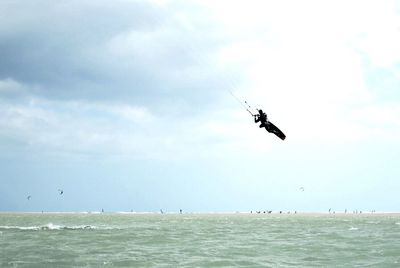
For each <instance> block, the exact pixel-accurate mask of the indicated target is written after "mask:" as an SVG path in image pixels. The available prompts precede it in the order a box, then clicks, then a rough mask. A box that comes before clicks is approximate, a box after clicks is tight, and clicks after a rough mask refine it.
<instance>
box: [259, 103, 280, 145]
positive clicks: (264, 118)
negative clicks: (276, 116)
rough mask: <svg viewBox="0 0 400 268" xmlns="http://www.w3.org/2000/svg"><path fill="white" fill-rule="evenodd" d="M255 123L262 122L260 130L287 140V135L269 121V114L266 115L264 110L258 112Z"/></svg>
mask: <svg viewBox="0 0 400 268" xmlns="http://www.w3.org/2000/svg"><path fill="white" fill-rule="evenodd" d="M254 122H255V123H258V122H261V124H260V128H265V129H266V130H267V131H268V132H270V133H274V134H275V135H276V136H278V137H279V138H280V139H281V140H284V139H285V138H286V136H285V134H283V132H282V131H281V130H280V129H279V128H277V127H276V126H275V125H274V124H272V123H271V122H270V121H268V118H267V114H266V113H264V112H263V110H261V109H260V110H258V114H255V115H254Z"/></svg>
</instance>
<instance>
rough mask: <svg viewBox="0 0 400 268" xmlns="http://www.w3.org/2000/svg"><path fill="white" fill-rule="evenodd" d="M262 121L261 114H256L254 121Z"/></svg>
mask: <svg viewBox="0 0 400 268" xmlns="http://www.w3.org/2000/svg"><path fill="white" fill-rule="evenodd" d="M258 122H260V116H259V115H258V114H256V115H254V123H258Z"/></svg>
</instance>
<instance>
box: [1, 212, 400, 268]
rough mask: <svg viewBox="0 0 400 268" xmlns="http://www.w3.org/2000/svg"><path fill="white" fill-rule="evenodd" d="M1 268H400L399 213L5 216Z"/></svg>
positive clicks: (57, 214)
mask: <svg viewBox="0 0 400 268" xmlns="http://www.w3.org/2000/svg"><path fill="white" fill-rule="evenodd" d="M0 267H400V215H399V214H349V213H348V214H340V215H339V214H318V213H297V214H294V213H292V214H278V213H275V214H274V213H271V214H268V213H267V214H264V213H260V214H255V213H252V214H251V213H183V214H178V213H177V214H168V213H166V214H160V213H159V214H156V213H0Z"/></svg>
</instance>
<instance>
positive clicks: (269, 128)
mask: <svg viewBox="0 0 400 268" xmlns="http://www.w3.org/2000/svg"><path fill="white" fill-rule="evenodd" d="M265 129H266V130H267V131H268V132H269V133H274V134H275V135H276V136H278V137H279V138H280V139H281V140H284V139H285V138H286V136H285V134H283V132H282V131H281V130H280V129H279V128H278V127H277V126H275V125H274V124H272V123H271V122H269V121H268V122H267V126H265Z"/></svg>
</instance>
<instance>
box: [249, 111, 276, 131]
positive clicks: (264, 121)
mask: <svg viewBox="0 0 400 268" xmlns="http://www.w3.org/2000/svg"><path fill="white" fill-rule="evenodd" d="M254 122H255V123H258V122H261V124H260V128H263V127H264V128H265V129H266V130H267V131H268V132H273V131H272V129H271V127H270V126H271V124H270V122H269V121H268V118H267V114H266V113H264V112H263V110H261V109H260V110H258V114H255V115H254Z"/></svg>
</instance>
